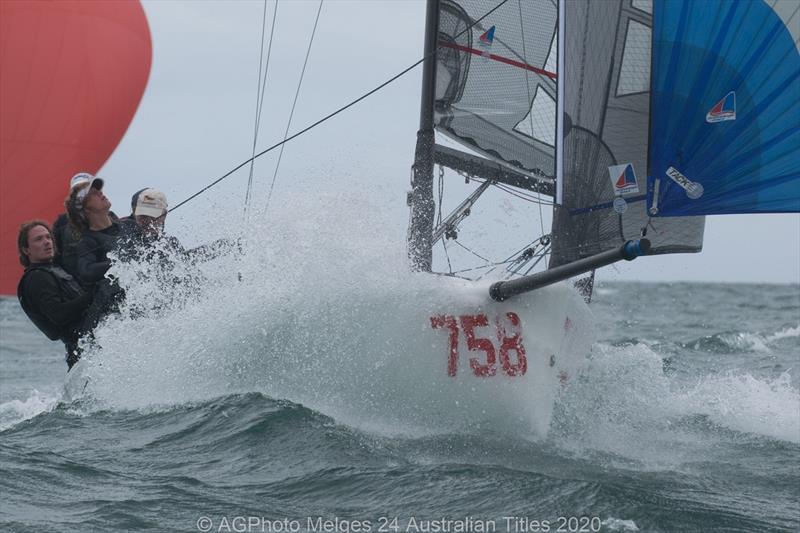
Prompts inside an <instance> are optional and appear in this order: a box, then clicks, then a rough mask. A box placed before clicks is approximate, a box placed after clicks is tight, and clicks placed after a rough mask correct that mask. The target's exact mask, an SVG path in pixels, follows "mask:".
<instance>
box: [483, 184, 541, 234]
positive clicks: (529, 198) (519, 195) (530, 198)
mask: <svg viewBox="0 0 800 533" xmlns="http://www.w3.org/2000/svg"><path fill="white" fill-rule="evenodd" d="M494 186H495V187H497V188H498V189H500V190H501V191H503V192H506V193H508V194H510V195H511V196H515V197H517V198H519V199H520V200H524V201H526V202H530V203H532V204H539V205H540V206H541V205H549V206H552V205H553V204H552V203H551V202H543V201H542V200H541V199H537V198H534V197H533V196H530V195H527V194H525V193H521V192H519V191H515V190H514V189H510V188H508V187H505V186H503V185H502V184H497V183H495V184H494ZM542 233H544V227H542Z"/></svg>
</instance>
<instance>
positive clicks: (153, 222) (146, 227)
mask: <svg viewBox="0 0 800 533" xmlns="http://www.w3.org/2000/svg"><path fill="white" fill-rule="evenodd" d="M165 220H167V214H166V213H164V214H163V215H161V216H160V217H149V216H147V215H136V223H137V224H139V227H141V228H142V230H143V231H144V232H145V233H146V234H147V235H151V236H156V235H159V234H161V232H162V231H164V221H165Z"/></svg>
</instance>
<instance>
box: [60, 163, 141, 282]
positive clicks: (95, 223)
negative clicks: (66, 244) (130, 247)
mask: <svg viewBox="0 0 800 533" xmlns="http://www.w3.org/2000/svg"><path fill="white" fill-rule="evenodd" d="M66 207H67V214H68V216H69V219H70V222H71V223H72V224H73V225H75V226H76V227H78V228H79V229H80V230H81V240H80V242H78V265H77V270H78V278H79V279H80V281H81V283H82V284H83V285H84V286H86V287H91V288H94V287H95V285H97V284H99V283H100V282H102V281H103V279H104V277H105V274H106V272H107V271H108V269H109V268H110V267H111V259H109V257H108V254H109V253H110V252H113V251H115V250H117V248H118V247H119V246H121V245H125V244H127V241H128V240H129V239H130V236H131V231H132V229H133V225H134V223H133V221H128V220H116V219H115V218H114V217H112V216H111V211H110V208H111V202H110V201H109V200H108V198H106V196H105V195H104V194H103V180H102V179H100V178H92V180H91V181H90V182H89V183H88V184H85V185H81V186H78V187H76V188H75V189H73V190H72V192H71V193H70V196H69V198H68V200H67V202H66ZM99 287H100V288H102V287H103V285H99ZM114 292H115V293H116V295H117V296H121V290H120V289H118V288H114Z"/></svg>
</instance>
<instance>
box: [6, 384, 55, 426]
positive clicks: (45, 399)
mask: <svg viewBox="0 0 800 533" xmlns="http://www.w3.org/2000/svg"><path fill="white" fill-rule="evenodd" d="M58 402H59V397H58V396H54V395H51V394H47V393H42V392H39V391H38V390H35V389H34V390H32V391H31V392H30V394H29V395H28V397H27V398H25V399H24V400H17V399H15V400H10V401H7V402H3V403H0V431H4V430H6V429H8V428H10V427H13V426H15V425H17V424H19V423H20V422H24V421H25V420H30V419H31V418H33V417H35V416H38V415H40V414H42V413H46V412H49V411H52V410H53V409H55V407H56V405H58Z"/></svg>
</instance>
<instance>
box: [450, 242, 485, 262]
mask: <svg viewBox="0 0 800 533" xmlns="http://www.w3.org/2000/svg"><path fill="white" fill-rule="evenodd" d="M453 242H454V243H456V244H457V245H459V246H460V247H462V248H463V249H465V250H466V251H468V252H469V253H471V254H472V255H474V256H475V257H477V258H479V259H483V260H484V261H486V262H487V263H491V264H495V263H494V262H493V261H492V260H491V259H486V258H485V257H483V256H482V255H479V254H478V253H477V252H475V251H474V250H470V249H469V248H467V247H466V246H464V245H463V244H461V243H460V242H458V240H453Z"/></svg>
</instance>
